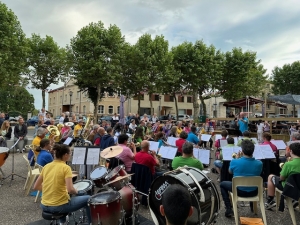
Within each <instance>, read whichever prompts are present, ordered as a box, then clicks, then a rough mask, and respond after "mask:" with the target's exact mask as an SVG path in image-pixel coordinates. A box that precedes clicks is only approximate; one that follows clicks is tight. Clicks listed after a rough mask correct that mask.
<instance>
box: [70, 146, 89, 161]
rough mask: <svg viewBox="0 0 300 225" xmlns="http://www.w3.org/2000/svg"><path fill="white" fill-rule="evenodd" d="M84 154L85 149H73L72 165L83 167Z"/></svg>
mask: <svg viewBox="0 0 300 225" xmlns="http://www.w3.org/2000/svg"><path fill="white" fill-rule="evenodd" d="M85 152H86V148H85V147H74V151H73V159H72V164H74V165H84V160H85Z"/></svg>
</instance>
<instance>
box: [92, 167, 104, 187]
mask: <svg viewBox="0 0 300 225" xmlns="http://www.w3.org/2000/svg"><path fill="white" fill-rule="evenodd" d="M107 174H108V173H107V169H106V168H105V167H104V166H99V167H97V168H95V169H94V170H93V171H92V172H91V174H90V178H91V180H93V181H94V183H95V185H96V187H98V188H102V187H103V185H104V184H106V180H105V177H106V176H107Z"/></svg>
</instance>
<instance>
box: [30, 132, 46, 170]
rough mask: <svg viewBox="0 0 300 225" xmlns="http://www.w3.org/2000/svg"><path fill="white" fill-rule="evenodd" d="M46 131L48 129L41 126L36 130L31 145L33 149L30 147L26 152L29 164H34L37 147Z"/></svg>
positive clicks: (37, 153) (37, 152)
mask: <svg viewBox="0 0 300 225" xmlns="http://www.w3.org/2000/svg"><path fill="white" fill-rule="evenodd" d="M47 133H48V131H47V130H46V129H45V128H43V127H39V128H38V129H37V131H36V136H35V138H34V139H33V140H32V143H31V145H32V146H33V149H31V150H30V151H29V152H28V156H27V158H28V160H29V161H30V165H32V166H33V165H34V163H35V161H36V157H37V156H38V155H39V153H40V152H39V151H37V147H38V146H40V142H41V140H42V139H43V138H45V136H46V134H47Z"/></svg>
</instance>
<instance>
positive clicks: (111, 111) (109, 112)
mask: <svg viewBox="0 0 300 225" xmlns="http://www.w3.org/2000/svg"><path fill="white" fill-rule="evenodd" d="M113 113H114V107H113V106H112V105H110V106H108V114H113Z"/></svg>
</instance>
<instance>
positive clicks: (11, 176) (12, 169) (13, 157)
mask: <svg viewBox="0 0 300 225" xmlns="http://www.w3.org/2000/svg"><path fill="white" fill-rule="evenodd" d="M19 141H20V138H19V139H18V140H17V141H16V143H15V144H14V145H13V146H11V148H10V149H9V150H11V149H13V148H14V147H15V146H16V145H17V144H18V142H19ZM15 154H16V153H15V152H14V153H13V156H12V165H11V174H10V175H8V176H7V177H5V178H4V179H2V183H1V185H2V184H3V181H4V180H6V179H7V178H9V177H10V178H11V179H10V184H9V186H11V183H12V181H13V180H14V176H18V177H21V178H23V179H26V177H22V176H21V175H18V174H16V173H15ZM1 185H0V186H1Z"/></svg>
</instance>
